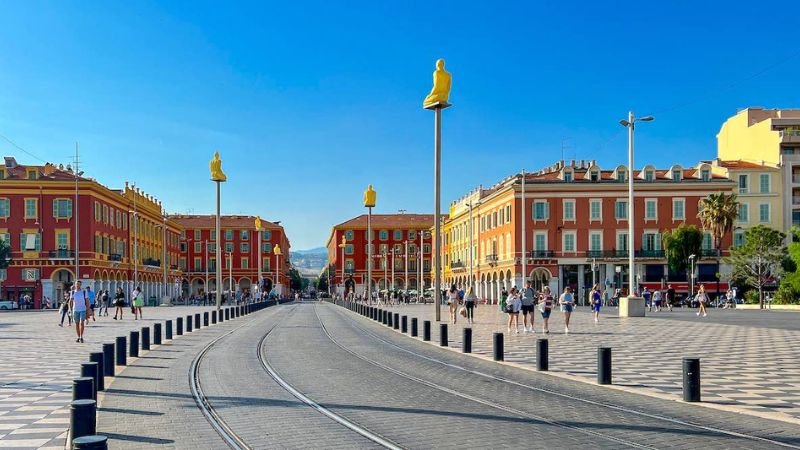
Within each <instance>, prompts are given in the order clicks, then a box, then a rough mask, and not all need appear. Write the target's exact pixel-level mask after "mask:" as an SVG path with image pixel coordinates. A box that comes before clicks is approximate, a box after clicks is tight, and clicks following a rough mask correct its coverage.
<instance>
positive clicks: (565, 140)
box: [561, 138, 569, 161]
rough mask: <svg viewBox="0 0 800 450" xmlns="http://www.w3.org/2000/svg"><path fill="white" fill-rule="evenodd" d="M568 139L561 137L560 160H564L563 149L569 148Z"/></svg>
mask: <svg viewBox="0 0 800 450" xmlns="http://www.w3.org/2000/svg"><path fill="white" fill-rule="evenodd" d="M568 140H569V138H561V161H564V150H566V149H568V148H569V145H568V144H567V141H568Z"/></svg>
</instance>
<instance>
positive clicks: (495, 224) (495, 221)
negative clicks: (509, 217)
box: [492, 211, 497, 228]
mask: <svg viewBox="0 0 800 450" xmlns="http://www.w3.org/2000/svg"><path fill="white" fill-rule="evenodd" d="M492 228H497V211H495V212H493V213H492Z"/></svg>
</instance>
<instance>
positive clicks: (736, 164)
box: [718, 160, 775, 169]
mask: <svg viewBox="0 0 800 450" xmlns="http://www.w3.org/2000/svg"><path fill="white" fill-rule="evenodd" d="M718 165H719V166H720V167H724V168H726V169H775V167H774V166H770V165H767V164H759V163H755V162H751V161H743V160H737V161H733V160H729V161H723V160H720V161H719V162H718Z"/></svg>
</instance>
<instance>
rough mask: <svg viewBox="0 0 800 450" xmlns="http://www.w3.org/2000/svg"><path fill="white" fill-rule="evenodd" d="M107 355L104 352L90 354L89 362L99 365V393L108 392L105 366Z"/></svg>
mask: <svg viewBox="0 0 800 450" xmlns="http://www.w3.org/2000/svg"><path fill="white" fill-rule="evenodd" d="M104 357H105V355H104V354H103V352H91V353H89V361H91V362H93V363H95V364H97V390H98V391H105V390H106V372H105V364H104V363H103V360H104Z"/></svg>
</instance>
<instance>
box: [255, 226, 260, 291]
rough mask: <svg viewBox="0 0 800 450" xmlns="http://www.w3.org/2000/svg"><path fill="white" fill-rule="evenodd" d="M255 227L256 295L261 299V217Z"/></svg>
mask: <svg viewBox="0 0 800 450" xmlns="http://www.w3.org/2000/svg"><path fill="white" fill-rule="evenodd" d="M255 226H256V235H257V237H256V246H257V251H256V255H258V282H257V284H256V294H258V295H257V297H260V294H261V218H260V217H256V222H255Z"/></svg>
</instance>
